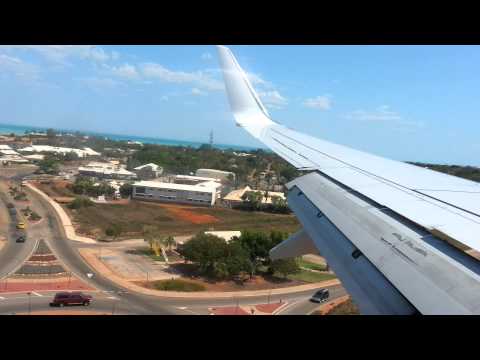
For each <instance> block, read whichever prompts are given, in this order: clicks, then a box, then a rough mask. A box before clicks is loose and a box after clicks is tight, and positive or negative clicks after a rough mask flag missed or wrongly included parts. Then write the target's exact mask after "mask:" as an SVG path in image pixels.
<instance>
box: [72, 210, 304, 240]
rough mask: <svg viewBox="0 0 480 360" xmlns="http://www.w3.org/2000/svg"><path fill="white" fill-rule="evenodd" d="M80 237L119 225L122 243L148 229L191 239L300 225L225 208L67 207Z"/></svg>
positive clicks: (292, 228) (275, 216) (283, 217)
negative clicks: (211, 233)
mask: <svg viewBox="0 0 480 360" xmlns="http://www.w3.org/2000/svg"><path fill="white" fill-rule="evenodd" d="M64 208H65V210H66V211H67V213H68V214H69V216H70V218H71V219H72V222H73V224H74V226H75V230H76V231H77V233H79V234H82V235H86V236H91V237H94V236H98V235H104V234H105V230H106V229H107V228H108V227H109V226H111V225H113V224H118V225H120V226H121V228H122V234H121V235H120V237H119V240H121V239H131V238H140V237H142V234H143V227H144V226H145V225H152V226H155V227H157V228H158V231H159V233H160V235H172V236H181V235H190V234H195V233H198V232H200V231H215V230H216V231H221V230H238V231H241V230H245V229H250V230H261V231H272V230H280V231H285V232H295V231H297V230H298V229H299V228H300V224H299V222H298V220H297V219H296V217H295V216H294V215H278V214H267V213H260V212H246V211H240V210H232V209H224V208H205V207H192V206H182V205H172V204H161V203H150V202H149V203H146V202H139V201H130V202H129V203H127V204H119V203H109V204H95V205H93V206H90V207H88V208H82V209H79V210H71V209H68V208H67V207H64Z"/></svg>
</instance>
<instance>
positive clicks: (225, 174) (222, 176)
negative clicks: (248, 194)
mask: <svg viewBox="0 0 480 360" xmlns="http://www.w3.org/2000/svg"><path fill="white" fill-rule="evenodd" d="M195 175H196V176H199V177H206V178H212V179H217V180H220V181H228V180H230V178H231V179H232V180H233V181H235V174H234V173H232V172H229V171H221V170H215V169H198V170H197V171H196V173H195Z"/></svg>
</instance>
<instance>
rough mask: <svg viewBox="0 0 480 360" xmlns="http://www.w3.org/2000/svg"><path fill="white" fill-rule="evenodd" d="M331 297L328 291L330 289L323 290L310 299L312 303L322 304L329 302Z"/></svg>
mask: <svg viewBox="0 0 480 360" xmlns="http://www.w3.org/2000/svg"><path fill="white" fill-rule="evenodd" d="M329 297H330V292H329V291H328V289H321V290H319V291H317V292H316V293H315V294H314V295H313V296H312V297H311V298H310V301H311V302H315V303H321V302H324V301H327V300H328V298H329Z"/></svg>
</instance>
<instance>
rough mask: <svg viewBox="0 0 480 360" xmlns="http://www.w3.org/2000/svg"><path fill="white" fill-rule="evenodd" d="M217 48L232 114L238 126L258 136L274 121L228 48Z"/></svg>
mask: <svg viewBox="0 0 480 360" xmlns="http://www.w3.org/2000/svg"><path fill="white" fill-rule="evenodd" d="M217 49H218V54H219V57H220V65H221V68H222V71H223V78H224V80H225V87H226V90H227V94H228V99H229V101H230V107H231V109H232V112H233V116H234V117H235V120H236V122H237V124H238V125H239V126H241V127H243V128H245V130H247V131H248V132H249V133H250V134H252V135H253V136H255V137H256V138H260V137H261V134H262V131H263V130H264V129H265V128H266V127H267V126H268V125H271V124H273V123H274V122H273V121H272V120H271V119H270V115H269V114H268V111H267V109H266V108H265V106H263V104H262V102H261V101H260V98H259V97H258V95H257V93H256V92H255V90H254V89H253V86H252V84H251V83H250V81H249V80H248V77H247V75H246V74H245V72H244V71H243V69H242V68H241V67H240V65H239V64H238V62H237V60H236V59H235V57H234V56H233V54H232V52H231V51H230V49H229V48H227V47H226V46H221V45H219V46H217Z"/></svg>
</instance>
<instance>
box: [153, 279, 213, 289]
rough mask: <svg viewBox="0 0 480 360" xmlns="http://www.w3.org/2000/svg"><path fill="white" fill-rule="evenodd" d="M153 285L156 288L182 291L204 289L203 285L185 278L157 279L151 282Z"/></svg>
mask: <svg viewBox="0 0 480 360" xmlns="http://www.w3.org/2000/svg"><path fill="white" fill-rule="evenodd" d="M153 287H154V288H155V289H157V290H163V291H183V292H194V291H205V286H203V285H201V284H197V283H193V282H189V281H185V280H179V279H174V280H159V281H155V282H154V283H153Z"/></svg>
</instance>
